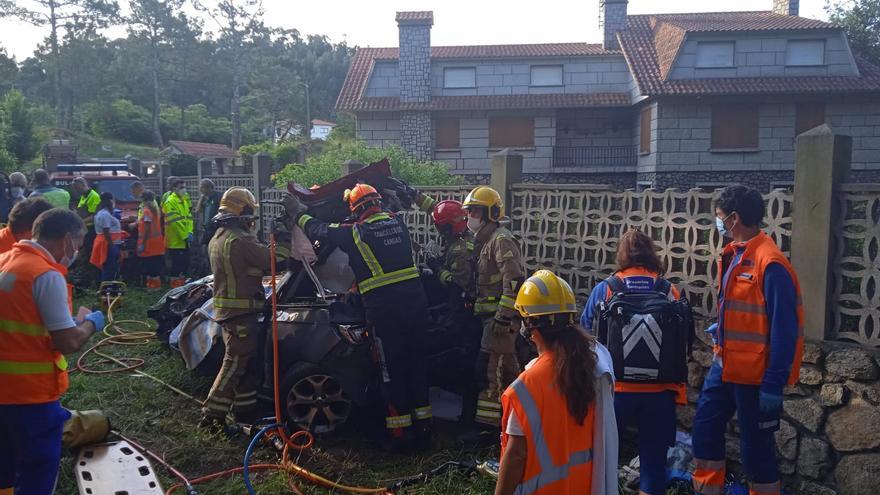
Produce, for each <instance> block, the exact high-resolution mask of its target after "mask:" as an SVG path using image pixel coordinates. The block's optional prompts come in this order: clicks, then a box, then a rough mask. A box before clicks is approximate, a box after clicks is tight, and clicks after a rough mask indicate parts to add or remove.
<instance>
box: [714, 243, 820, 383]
mask: <svg viewBox="0 0 880 495" xmlns="http://www.w3.org/2000/svg"><path fill="white" fill-rule="evenodd" d="M735 250H736V246H735V245H734V244H733V243H731V244H728V245H727V247H726V248H725V249H724V252H723V253H722V255H721V259H720V261H719V266H718V277H719V278H718V287H719V291H724V293H723V294H721V300H722V301H723V302H722V306H721V311H722V312H723V314H722V316H721V318H720V319H719V321H721V329H720V332H722V346H721V357H722V362H723V363H724V374H723V380H724V381H726V382H731V383H742V384H749V385H760V384H761V381H762V380H763V378H764V372H765V371H766V369H767V359H768V358H769V355H770V344H769V339H770V320H769V318H768V317H767V310H766V301H765V299H764V272H765V270H766V268H767V266H768V265H770V264H771V263H778V264H780V265H781V266H783V267H785V269H786V270H787V271H788V273H789V274H790V275H791V279H792V282H794V286H795V289H796V291H797V300H798V306H797V318H798V340H797V348H796V350H795V356H794V361H793V363H792V367H791V374H790V375H789V377H788V384H789V385H793V384H794V383H797V380H798V376H799V372H800V365H801V357H802V356H803V346H804V334H803V328H804V311H803V307H802V305H801V287H800V284H799V283H798V279H797V275H796V274H795V272H794V269H793V268H792V266H791V263H789V261H788V258H786V257H785V255H784V254H782V251H780V250H779V248H778V247H777V246H776V244H775V243H774V242H773V240H772V239H771V238H770V237H769V236H768V235H767V234H765V233H764V232H760V233H759V234H758V235H757V236H755V237H754V238H753V239H751V240H749V241H748V243H747V244H746V248H745V251H744V252H743V253H742V255H741V260H740V262H739V264H737V265H736V266H734V267H733V268H732V269H731V272H730V274H729V275H728V276H727V286H726V287H724V286H723V283H722V278H723V277H724V273H725V272H726V271H727V269H728V267H729V266H730V263H731V261H732V260H733V257H734V256H735V254H736V251H735Z"/></svg>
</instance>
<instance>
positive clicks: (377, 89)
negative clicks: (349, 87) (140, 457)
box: [364, 60, 400, 98]
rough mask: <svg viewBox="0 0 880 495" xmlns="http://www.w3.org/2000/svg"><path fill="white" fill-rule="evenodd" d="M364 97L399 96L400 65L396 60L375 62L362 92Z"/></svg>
mask: <svg viewBox="0 0 880 495" xmlns="http://www.w3.org/2000/svg"><path fill="white" fill-rule="evenodd" d="M364 96H366V97H370V98H372V97H389V96H390V97H394V98H398V97H400V65H399V64H398V63H397V61H396V60H395V61H393V62H381V61H380V62H376V65H374V66H373V72H372V73H371V74H370V81H369V82H368V83H367V89H366V91H365V92H364Z"/></svg>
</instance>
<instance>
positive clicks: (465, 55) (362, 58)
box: [336, 43, 620, 110]
mask: <svg viewBox="0 0 880 495" xmlns="http://www.w3.org/2000/svg"><path fill="white" fill-rule="evenodd" d="M619 53H620V52H619V51H609V50H605V49H604V48H602V45H598V44H590V43H542V44H535V45H482V46H434V47H431V58H432V59H434V60H444V59H481V58H546V57H586V56H596V55H617V54H619ZM398 56H399V51H398V49H397V48H360V49H358V51H357V53H355V55H354V57H353V58H352V61H351V66H350V67H349V69H348V74H347V75H346V77H345V83H343V85H342V90H341V91H340V92H339V98H338V99H337V100H336V108H337V109H339V110H354V108H353V107H354V106H355V105H356V103H357V101H358V100H360V98H361V95H363V93H364V90H365V89H366V87H367V83H368V81H369V79H370V73H371V72H372V71H373V64H374V62H375V61H376V60H397V58H398Z"/></svg>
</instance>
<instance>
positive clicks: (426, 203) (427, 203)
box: [419, 196, 437, 211]
mask: <svg viewBox="0 0 880 495" xmlns="http://www.w3.org/2000/svg"><path fill="white" fill-rule="evenodd" d="M436 203H437V202H436V201H434V198H432V197H430V196H424V197H423V198H422V202H421V203H419V209H420V210H422V211H429V210H431V209H432V208H434V205H435V204H436Z"/></svg>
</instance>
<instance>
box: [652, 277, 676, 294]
mask: <svg viewBox="0 0 880 495" xmlns="http://www.w3.org/2000/svg"><path fill="white" fill-rule="evenodd" d="M671 290H672V284H671V283H669V280H666V279H665V278H663V277H657V280H656V281H654V291H655V292H659V293H661V294H663V295H664V296H667V297H668V296H669V291H671Z"/></svg>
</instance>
